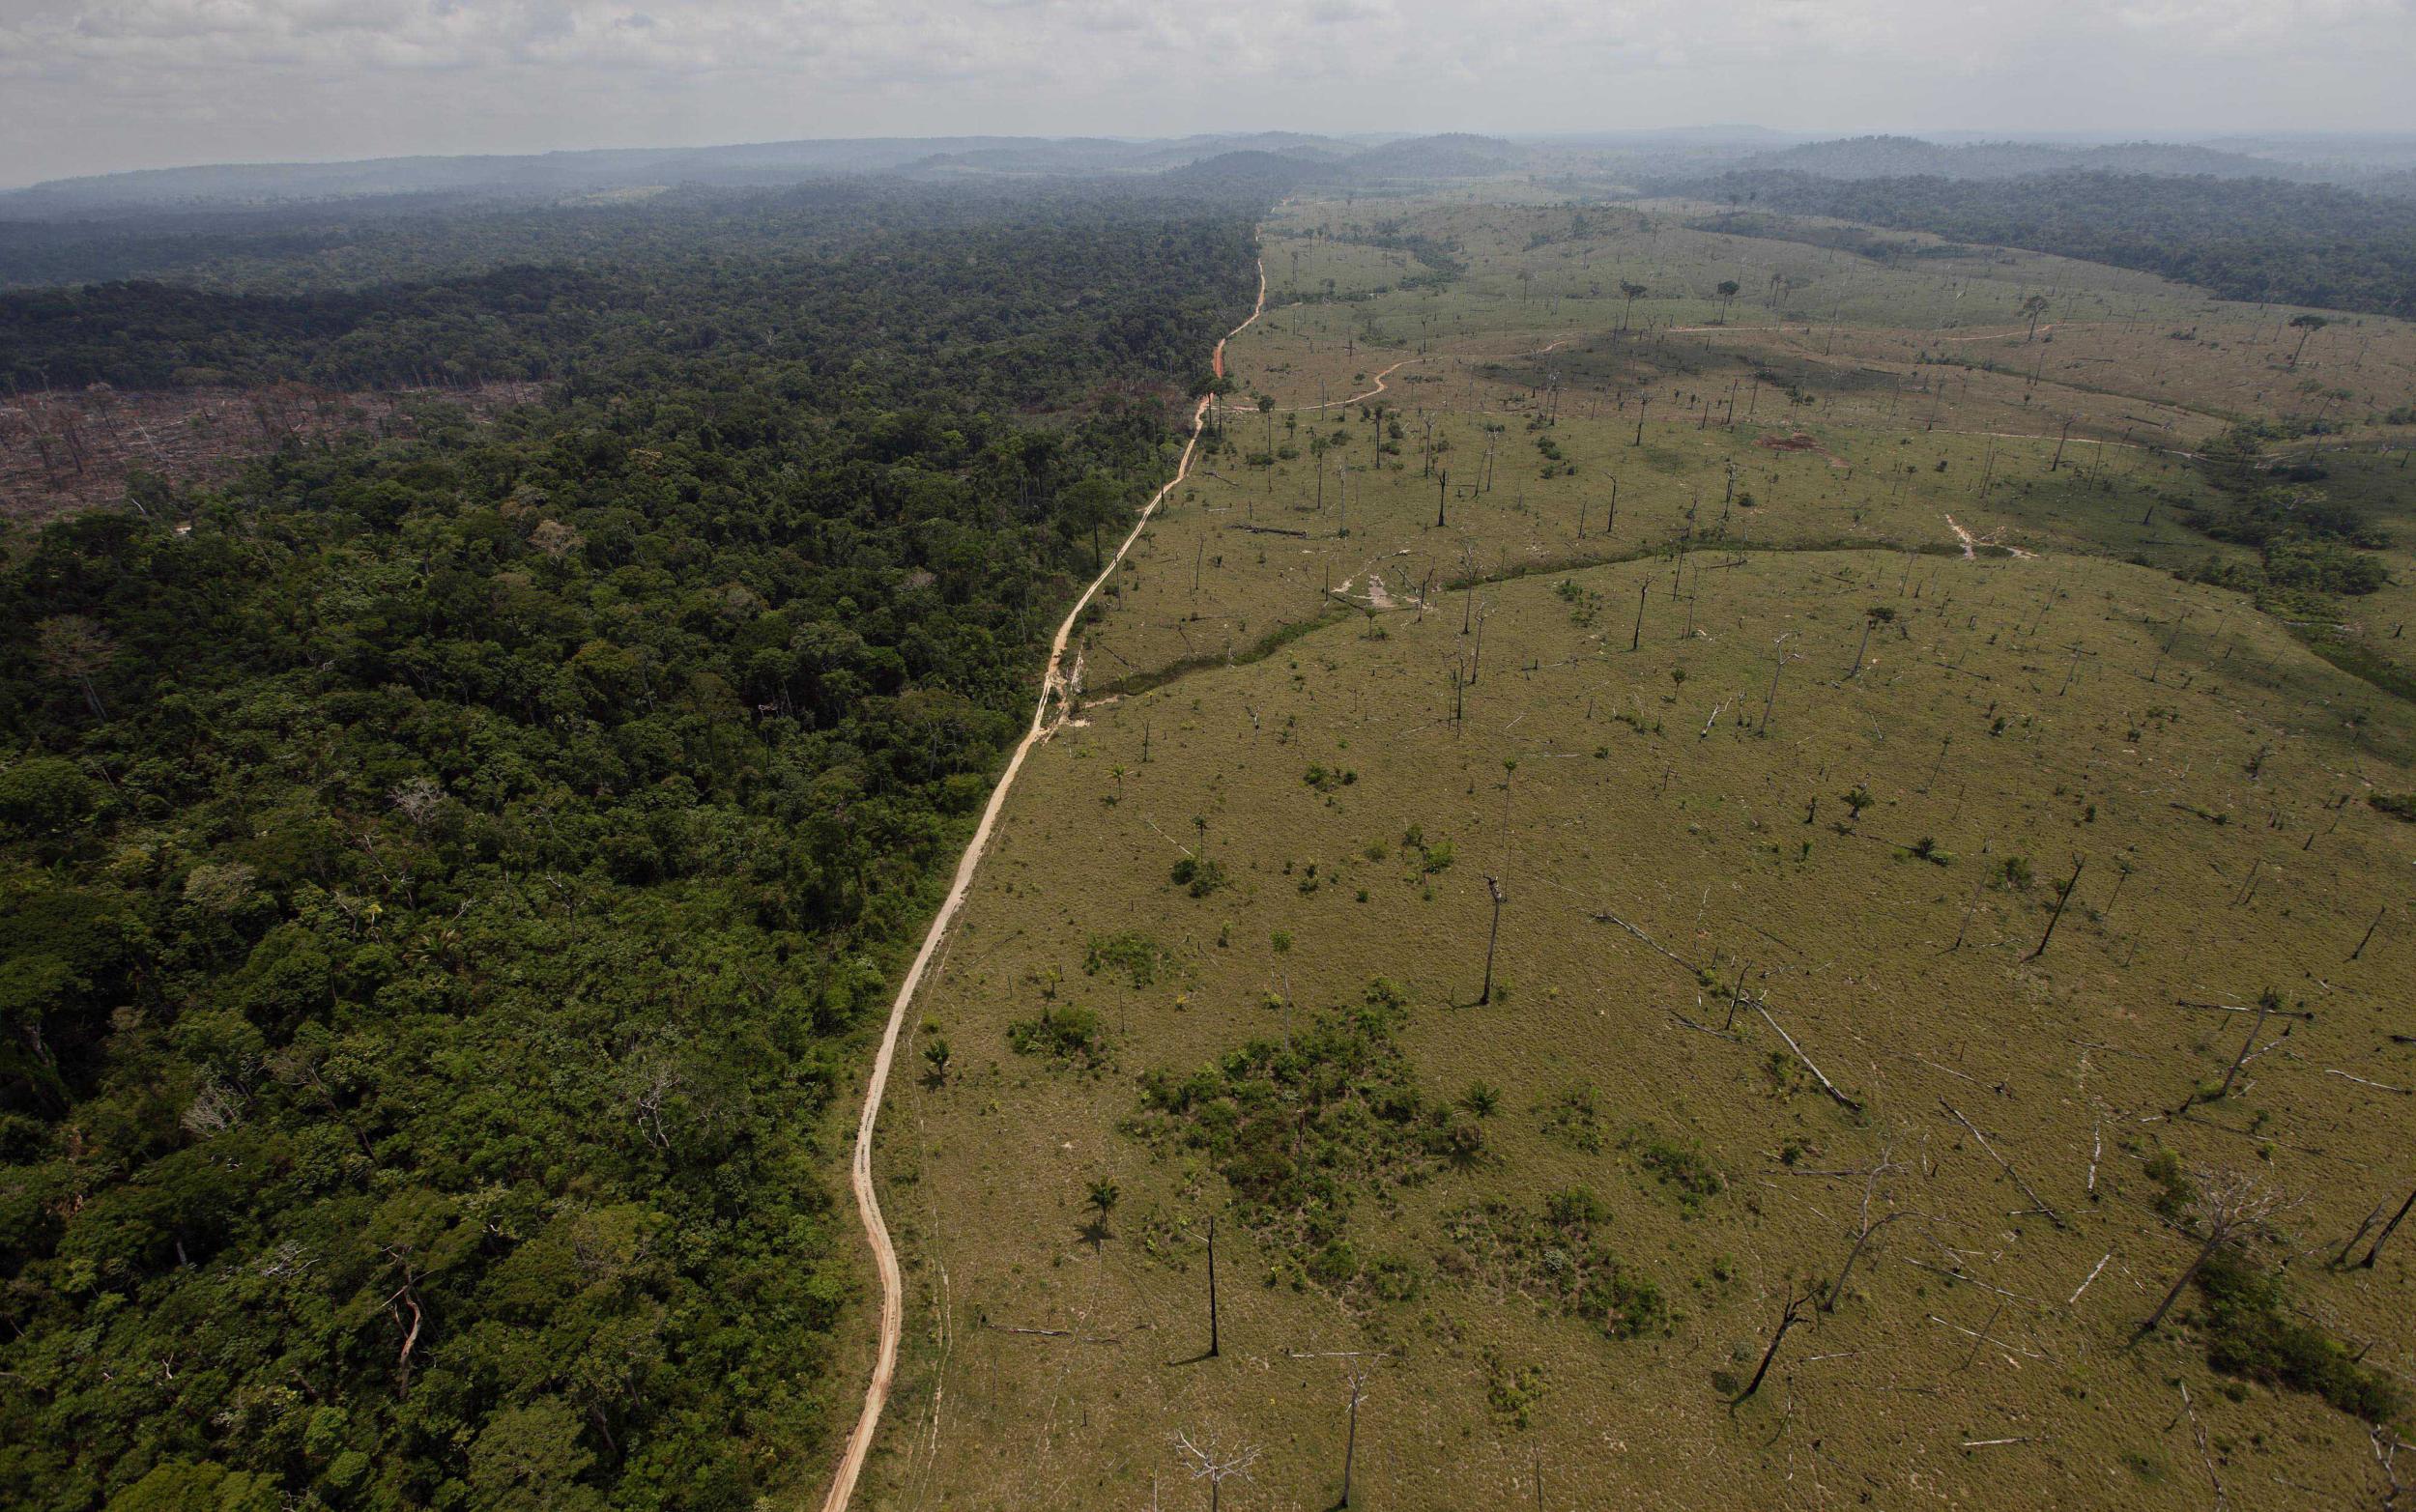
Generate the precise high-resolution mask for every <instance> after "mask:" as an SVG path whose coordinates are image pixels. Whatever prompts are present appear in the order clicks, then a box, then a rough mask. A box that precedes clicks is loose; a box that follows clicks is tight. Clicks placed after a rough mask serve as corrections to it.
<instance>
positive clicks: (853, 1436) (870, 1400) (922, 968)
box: [822, 260, 1267, 1512]
mask: <svg viewBox="0 0 2416 1512" xmlns="http://www.w3.org/2000/svg"><path fill="white" fill-rule="evenodd" d="M1266 308H1267V266H1266V263H1265V262H1264V260H1261V261H1260V263H1259V265H1258V303H1257V305H1256V306H1255V307H1254V308H1253V309H1251V312H1250V320H1246V321H1244V322H1242V324H1241V325H1239V326H1236V327H1234V328H1232V329H1231V330H1230V331H1228V332H1226V333H1225V338H1224V340H1223V341H1219V342H1218V343H1217V350H1216V354H1215V357H1214V365H1215V368H1216V372H1217V376H1218V377H1220V378H1222V377H1223V376H1224V342H1225V341H1229V340H1231V339H1232V338H1233V337H1235V336H1238V335H1240V334H1241V333H1242V332H1243V331H1244V330H1247V329H1248V328H1250V326H1251V322H1252V321H1255V320H1257V319H1258V317H1259V316H1260V315H1262V314H1264V313H1266ZM1210 397H1212V396H1208V395H1202V396H1201V398H1200V401H1199V404H1198V405H1197V406H1196V407H1195V408H1194V410H1193V411H1192V436H1191V439H1190V440H1188V441H1186V442H1184V443H1183V456H1182V460H1181V461H1179V462H1177V463H1176V464H1175V469H1174V476H1173V477H1171V478H1169V479H1167V480H1166V483H1165V487H1163V488H1161V489H1159V490H1158V492H1157V493H1155V494H1153V495H1151V496H1150V499H1149V502H1148V503H1146V504H1144V505H1142V506H1141V512H1140V514H1139V516H1138V517H1137V518H1136V519H1135V520H1134V522H1133V528H1132V531H1131V532H1130V533H1129V534H1127V535H1126V536H1125V537H1124V541H1123V544H1121V545H1119V546H1118V547H1116V554H1115V556H1111V557H1109V558H1108V559H1107V565H1105V566H1104V567H1102V568H1101V569H1100V571H1099V576H1098V577H1097V578H1094V579H1093V580H1091V585H1090V586H1089V587H1087V588H1084V589H1083V590H1082V596H1081V597H1080V598H1079V599H1077V600H1075V601H1074V608H1073V609H1072V610H1070V611H1068V612H1067V613H1066V616H1065V623H1063V624H1061V625H1059V626H1058V627H1057V635H1056V639H1054V640H1053V641H1051V642H1050V643H1049V665H1048V669H1047V670H1045V671H1044V672H1043V673H1042V674H1041V684H1040V700H1039V702H1038V703H1036V704H1035V705H1034V706H1033V708H1032V725H1031V727H1030V728H1029V729H1027V730H1025V731H1024V732H1023V738H1022V740H1021V741H1020V742H1018V743H1017V745H1016V748H1015V754H1014V755H1013V756H1009V757H1008V758H1007V769H1006V770H1005V771H1004V772H1002V773H1000V774H999V777H998V785H997V786H996V787H993V788H992V789H991V793H990V803H989V805H988V807H986V808H984V809H983V810H982V821H981V823H980V824H978V825H976V826H975V827H974V830H973V838H972V840H970V841H969V842H966V844H965V847H964V856H962V857H961V858H959V860H958V862H957V872H956V877H955V879H954V880H952V881H951V882H950V883H949V884H948V896H947V897H946V898H945V899H942V900H941V902H940V904H939V912H937V913H936V914H934V915H933V916H932V927H931V928H930V930H929V931H928V932H926V933H925V934H924V936H923V945H922V948H921V949H920V950H918V951H916V952H915V953H914V963H913V964H912V965H910V966H908V967H907V968H906V978H905V980H904V981H902V982H900V983H899V984H898V997H897V1001H895V1002H894V1003H892V1004H891V1005H890V1007H889V1023H888V1026H887V1027H886V1028H884V1029H883V1030H882V1031H881V1039H880V1052H879V1053H878V1054H877V1055H876V1056H874V1057H873V1074H872V1079H871V1080H870V1082H869V1083H867V1085H866V1087H865V1090H864V1111H863V1113H862V1114H861V1115H860V1116H859V1117H858V1118H857V1119H856V1125H855V1157H854V1160H853V1161H852V1162H851V1163H850V1165H849V1167H848V1186H849V1187H850V1188H851V1189H852V1190H853V1191H854V1193H855V1205H856V1211H857V1212H860V1213H862V1214H863V1216H864V1237H865V1239H866V1240H867V1241H870V1242H871V1244H872V1246H873V1264H874V1266H875V1267H876V1268H877V1270H879V1271H880V1347H879V1350H878V1353H877V1355H876V1356H875V1358H874V1361H873V1379H872V1383H871V1384H869V1385H868V1386H866V1387H865V1390H864V1411H863V1412H861V1413H860V1414H859V1415H858V1416H857V1417H856V1420H855V1427H854V1429H853V1430H852V1431H851V1432H849V1433H848V1447H847V1451H846V1452H845V1453H844V1454H842V1455H841V1456H840V1459H839V1468H838V1470H837V1472H836V1473H835V1475H834V1476H833V1478H832V1480H831V1485H830V1494H829V1495H828V1496H826V1497H824V1498H822V1512H847V1507H848V1501H849V1500H850V1499H851V1498H853V1497H854V1496H855V1483H856V1478H857V1477H858V1476H859V1475H861V1474H862V1473H863V1471H864V1458H865V1456H866V1455H867V1454H868V1453H870V1452H871V1450H872V1447H873V1435H874V1433H875V1431H876V1430H877V1429H878V1428H879V1427H880V1414H881V1409H882V1408H883V1407H884V1406H886V1405H887V1404H888V1401H889V1387H890V1384H891V1382H892V1381H894V1380H895V1379H896V1377H897V1373H898V1336H899V1327H900V1323H899V1315H900V1313H901V1312H902V1311H903V1309H904V1307H905V1305H906V1292H905V1286H904V1284H903V1282H902V1281H901V1280H900V1278H899V1275H898V1251H897V1249H896V1247H895V1246H893V1245H892V1244H891V1243H890V1241H889V1225H888V1224H887V1223H885V1222H883V1221H882V1220H881V1213H880V1199H879V1197H878V1195H877V1194H876V1193H875V1191H874V1190H873V1129H874V1126H875V1125H876V1124H877V1123H878V1122H879V1119H880V1104H881V1098H882V1095H883V1094H884V1093H886V1092H887V1091H888V1090H889V1071H890V1066H891V1063H892V1062H893V1061H894V1060H895V1059H896V1058H897V1052H898V1032H899V1029H900V1026H902V1025H903V1024H905V1022H906V1008H907V1006H908V1005H909V1004H911V1003H912V1002H913V1001H914V994H915V992H916V990H917V989H918V988H920V987H921V986H922V984H923V975H924V973H925V972H927V971H928V970H930V969H931V963H932V961H933V959H934V958H935V956H937V955H938V954H939V946H940V942H941V941H942V940H943V939H945V938H946V937H947V934H948V927H949V926H950V925H951V924H953V923H954V922H955V921H956V916H957V910H958V909H959V908H960V907H962V906H963V905H964V895H965V893H966V892H967V891H968V890H969V889H970V888H971V887H972V884H973V871H974V869H975V868H976V867H979V866H980V865H981V861H982V853H983V852H984V851H985V850H987V849H988V848H989V846H990V836H991V831H992V829H993V828H995V827H996V825H997V822H998V812H999V811H1000V810H1001V809H1003V808H1005V807H1006V802H1007V790H1008V789H1009V788H1011V787H1013V786H1014V785H1015V777H1016V774H1017V773H1018V772H1020V771H1021V770H1022V769H1023V758H1024V757H1025V756H1029V755H1031V753H1032V748H1033V747H1034V746H1037V745H1039V744H1040V743H1041V742H1042V741H1044V740H1047V739H1048V738H1049V737H1050V735H1053V734H1055V733H1056V731H1057V727H1059V726H1060V725H1062V724H1064V723H1065V720H1066V717H1067V715H1068V713H1069V712H1070V710H1071V706H1072V700H1071V699H1069V698H1066V697H1064V695H1065V694H1066V693H1067V692H1068V688H1069V678H1068V674H1067V672H1066V670H1065V652H1066V647H1067V646H1068V645H1069V644H1071V643H1072V642H1073V640H1074V628H1075V626H1076V625H1077V624H1078V623H1079V622H1080V620H1081V617H1082V611H1083V610H1084V609H1087V608H1088V607H1089V606H1090V601H1091V599H1092V597H1093V596H1094V595H1096V594H1097V593H1098V592H1099V590H1100V588H1101V587H1102V586H1104V585H1106V584H1107V577H1108V574H1110V573H1112V572H1114V571H1115V570H1116V568H1117V567H1118V566H1119V565H1120V564H1121V563H1122V562H1123V560H1124V554H1125V553H1127V552H1129V551H1131V550H1132V549H1133V543H1134V542H1135V541H1136V540H1138V539H1140V533H1141V529H1142V528H1143V527H1144V526H1146V525H1148V524H1149V517H1150V516H1151V515H1153V514H1155V513H1157V511H1158V506H1159V505H1160V504H1162V503H1164V502H1165V498H1166V496H1167V495H1168V494H1171V493H1173V492H1174V490H1175V489H1176V487H1177V486H1179V485H1180V484H1181V483H1182V481H1183V479H1184V478H1185V477H1186V476H1188V475H1189V474H1190V472H1191V471H1192V454H1193V451H1194V449H1195V448H1196V447H1197V446H1198V444H1199V425H1200V421H1201V420H1202V419H1204V418H1205V417H1206V416H1207V414H1208V404H1209V399H1210Z"/></svg>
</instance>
